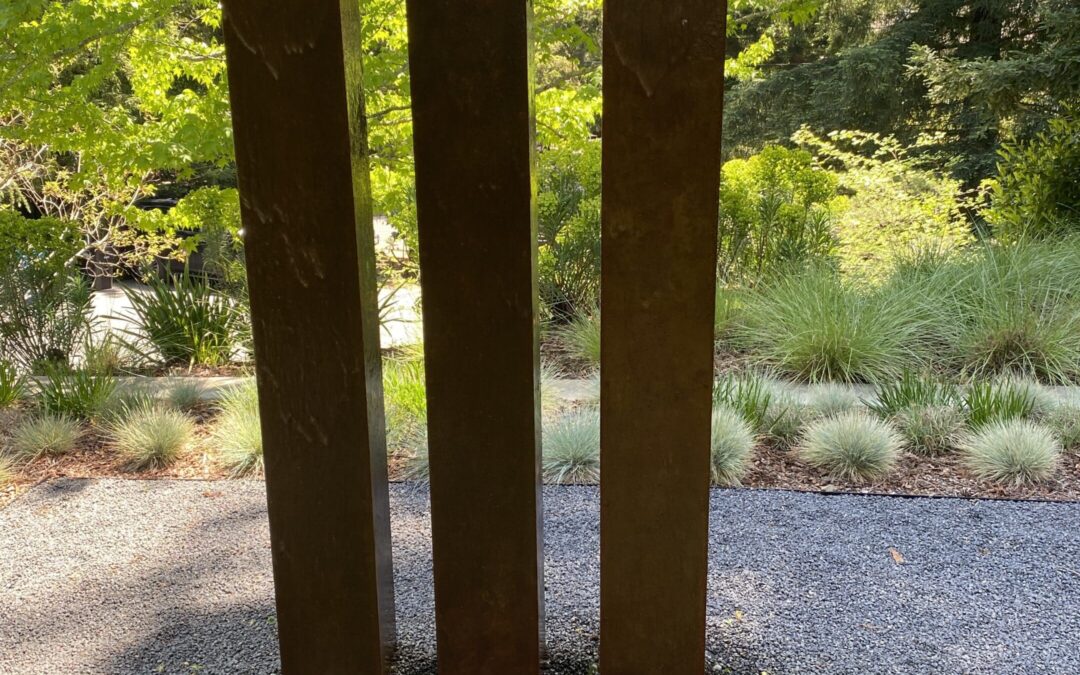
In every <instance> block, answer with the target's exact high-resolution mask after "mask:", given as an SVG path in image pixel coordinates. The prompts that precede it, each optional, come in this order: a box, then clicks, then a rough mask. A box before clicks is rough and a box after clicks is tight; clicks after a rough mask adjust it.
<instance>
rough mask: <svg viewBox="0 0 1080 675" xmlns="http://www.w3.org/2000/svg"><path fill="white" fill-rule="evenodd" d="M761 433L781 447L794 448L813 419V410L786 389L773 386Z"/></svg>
mask: <svg viewBox="0 0 1080 675" xmlns="http://www.w3.org/2000/svg"><path fill="white" fill-rule="evenodd" d="M771 389H772V395H771V396H770V398H769V408H768V410H766V414H765V419H764V422H763V427H762V429H761V432H762V433H764V434H765V435H766V436H767V437H768V438H771V439H772V440H773V441H775V442H776V443H777V444H778V445H779V446H780V447H783V448H788V447H790V446H792V445H793V444H794V443H795V442H796V441H797V440H798V438H799V435H800V434H801V433H802V432H803V428H804V427H805V426H806V424H807V422H808V421H809V420H810V419H811V418H812V417H813V415H812V412H813V411H811V410H809V409H808V408H807V407H806V406H804V405H803V404H802V403H801V402H800V401H799V400H798V398H796V396H795V395H794V394H793V393H792V392H790V391H788V390H787V389H786V388H785V387H783V386H780V385H777V384H773V385H772V386H771Z"/></svg>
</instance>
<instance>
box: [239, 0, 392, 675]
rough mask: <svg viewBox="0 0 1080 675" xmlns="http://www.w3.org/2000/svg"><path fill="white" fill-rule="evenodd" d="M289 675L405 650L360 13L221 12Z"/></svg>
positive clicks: (282, 7) (308, 3)
mask: <svg viewBox="0 0 1080 675" xmlns="http://www.w3.org/2000/svg"><path fill="white" fill-rule="evenodd" d="M224 33H225V45H226V50H227V58H228V67H229V86H230V95H231V98H232V111H233V128H234V133H235V143H236V162H237V168H238V172H239V180H240V199H241V212H242V217H243V223H244V228H245V233H246V234H245V239H246V241H245V251H246V255H247V264H248V280H249V283H250V286H251V308H252V321H253V324H254V326H253V327H254V335H255V352H256V356H257V359H256V374H257V377H258V384H259V408H260V412H261V418H262V432H263V445H264V453H265V458H266V491H267V502H268V505H269V513H270V539H271V544H272V548H273V561H274V586H275V593H276V597H277V624H278V636H279V639H280V643H281V661H282V666H283V670H284V672H285V673H295V674H296V675H310V674H315V673H380V672H383V664H384V661H385V657H386V653H387V649H388V648H389V646H390V645H391V644H392V642H393V638H394V619H393V612H394V607H393V604H394V600H393V579H392V574H391V560H390V520H389V506H388V500H387V482H386V448H385V431H384V424H383V408H382V379H381V369H380V365H379V326H378V314H377V310H376V285H375V267H374V250H373V249H374V240H373V235H372V224H371V200H370V190H369V184H368V163H367V141H366V129H365V121H364V106H363V98H362V94H361V88H360V80H361V64H360V16H359V5H358V4H357V3H356V2H352V1H343V2H340V3H339V2H335V1H331V0H277V1H276V2H263V1H260V0H226V1H225V7H224Z"/></svg>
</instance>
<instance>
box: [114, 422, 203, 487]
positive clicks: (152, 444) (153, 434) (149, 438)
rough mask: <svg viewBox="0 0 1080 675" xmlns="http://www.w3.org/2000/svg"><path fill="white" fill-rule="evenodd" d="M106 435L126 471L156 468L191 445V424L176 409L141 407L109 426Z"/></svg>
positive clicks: (192, 430)
mask: <svg viewBox="0 0 1080 675" xmlns="http://www.w3.org/2000/svg"><path fill="white" fill-rule="evenodd" d="M109 435H110V436H111V437H112V441H113V446H114V447H115V448H116V451H117V452H118V453H119V454H120V457H121V458H122V459H123V460H124V463H125V465H126V466H127V467H128V468H129V469H133V470H136V471H141V470H145V469H159V468H164V467H166V466H168V465H169V464H171V463H172V462H173V461H175V460H176V458H177V457H178V456H179V455H180V453H181V452H183V451H184V450H185V449H187V448H188V447H189V446H190V445H191V443H192V441H193V440H194V438H195V422H194V420H192V419H191V418H190V417H188V416H187V415H185V414H184V413H182V412H180V411H178V410H168V409H164V408H160V407H155V406H145V407H142V408H139V409H134V410H131V411H129V413H128V414H127V415H126V416H124V417H123V418H122V419H120V420H119V421H117V422H115V423H113V424H111V425H110V426H109Z"/></svg>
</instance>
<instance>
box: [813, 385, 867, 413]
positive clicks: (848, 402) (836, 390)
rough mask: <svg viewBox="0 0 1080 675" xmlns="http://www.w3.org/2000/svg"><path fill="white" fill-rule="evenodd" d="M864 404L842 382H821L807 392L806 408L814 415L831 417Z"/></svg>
mask: <svg viewBox="0 0 1080 675" xmlns="http://www.w3.org/2000/svg"><path fill="white" fill-rule="evenodd" d="M861 406H862V402H861V401H860V400H859V397H858V396H857V395H856V394H855V392H854V391H852V390H851V388H850V387H847V386H845V385H842V384H833V383H828V384H820V385H817V386H814V387H812V388H811V389H810V391H809V392H808V393H807V397H806V406H805V407H806V410H807V412H808V413H809V415H810V416H812V417H831V416H833V415H839V414H840V413H846V412H851V411H852V410H855V409H857V408H859V407H861Z"/></svg>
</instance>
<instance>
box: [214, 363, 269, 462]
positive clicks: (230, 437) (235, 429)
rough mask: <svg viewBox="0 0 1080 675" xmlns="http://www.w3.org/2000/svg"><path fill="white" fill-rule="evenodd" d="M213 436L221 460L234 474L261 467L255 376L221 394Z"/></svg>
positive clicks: (260, 442)
mask: <svg viewBox="0 0 1080 675" xmlns="http://www.w3.org/2000/svg"><path fill="white" fill-rule="evenodd" d="M210 438H211V441H212V443H213V446H214V454H215V455H216V457H217V459H218V461H219V462H221V464H222V465H224V466H225V467H226V468H228V469H229V470H230V471H231V472H232V474H233V475H234V476H244V475H248V474H252V473H257V472H259V471H262V469H263V443H262V427H261V426H260V419H259V390H258V388H257V387H256V385H255V380H248V381H247V382H245V383H244V384H242V385H240V386H239V387H235V388H233V389H231V390H230V391H228V392H226V393H225V395H224V396H222V397H221V399H220V400H219V401H218V403H217V418H216V419H215V420H214V426H213V429H212V430H211V432H210Z"/></svg>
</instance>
